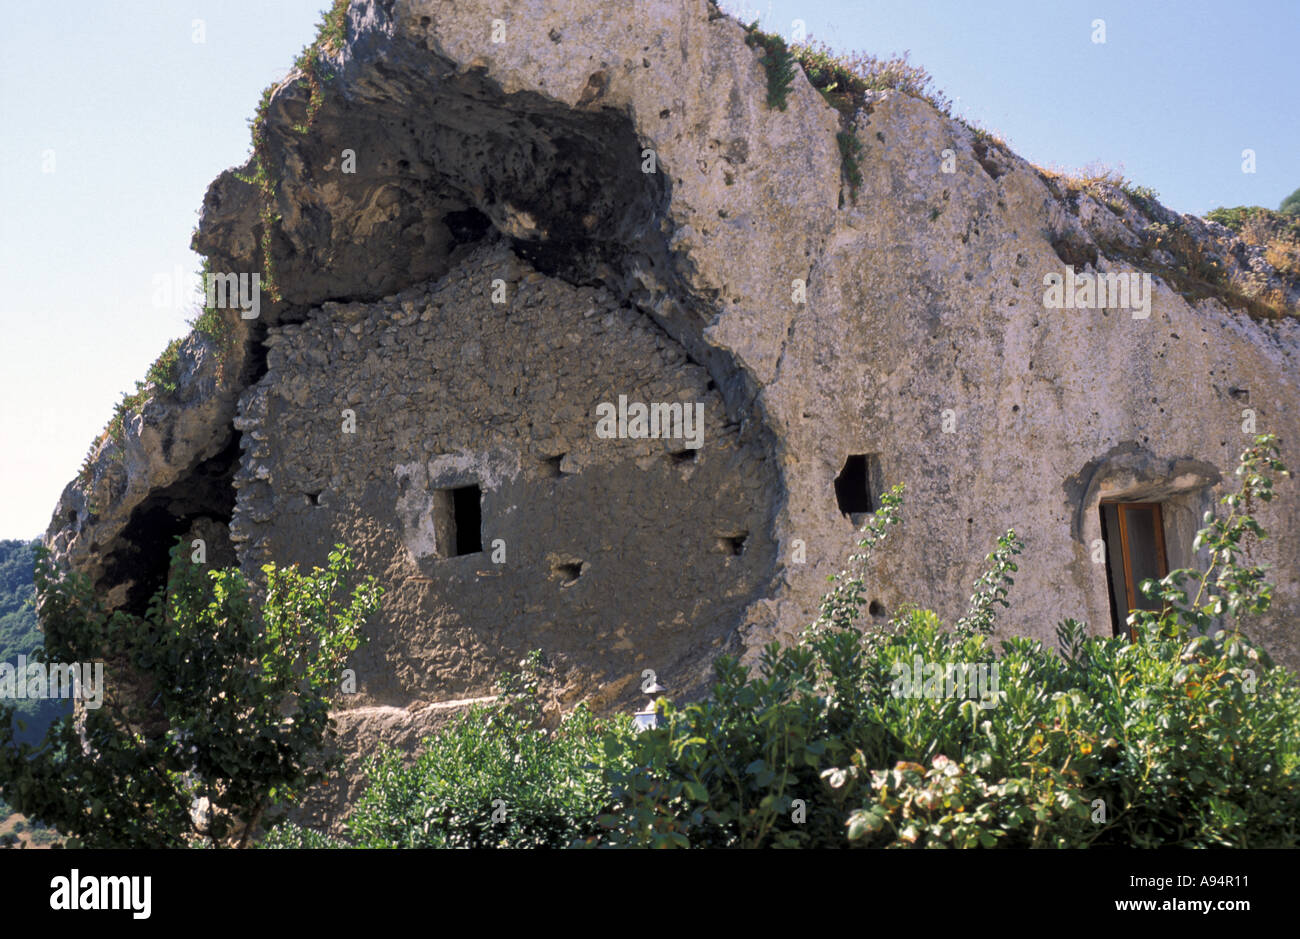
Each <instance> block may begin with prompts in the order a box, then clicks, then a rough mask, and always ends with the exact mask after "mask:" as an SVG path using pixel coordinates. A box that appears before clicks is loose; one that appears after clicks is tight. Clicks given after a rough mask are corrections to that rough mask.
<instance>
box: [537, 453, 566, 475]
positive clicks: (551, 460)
mask: <svg viewBox="0 0 1300 939" xmlns="http://www.w3.org/2000/svg"><path fill="white" fill-rule="evenodd" d="M563 461H564V454H563V453H560V454H557V455H556V456H548V457H547V458H546V459H544V460H543V461H542V465H543V466H545V467H546V474H547V475H548V476H563V475H564V470H562V469H560V463H562V462H563Z"/></svg>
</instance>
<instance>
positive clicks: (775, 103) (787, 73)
mask: <svg viewBox="0 0 1300 939" xmlns="http://www.w3.org/2000/svg"><path fill="white" fill-rule="evenodd" d="M745 42H746V43H747V44H748V45H749V46H751V47H753V48H758V49H762V50H763V68H764V69H766V71H767V106H768V107H769V108H777V109H779V110H782V111H784V110H785V105H786V98H787V97H788V96H789V94H790V85H791V83H792V82H793V81H794V76H795V74H796V73H795V58H794V56H793V55H791V54H790V50H789V49H788V48H786V44H785V40H784V39H782V38H781V37H780V36H778V35H775V34H774V33H765V32H763V31H762V30H760V29H759V28H758V21H757V20H755V21H754V22H753V23H751V24H750V25H748V26H746V27H745Z"/></svg>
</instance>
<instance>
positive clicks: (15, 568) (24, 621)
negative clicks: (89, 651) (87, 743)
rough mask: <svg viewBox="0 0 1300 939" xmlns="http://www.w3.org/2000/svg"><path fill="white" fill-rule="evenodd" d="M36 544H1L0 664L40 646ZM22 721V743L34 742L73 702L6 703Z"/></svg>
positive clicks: (28, 653)
mask: <svg viewBox="0 0 1300 939" xmlns="http://www.w3.org/2000/svg"><path fill="white" fill-rule="evenodd" d="M37 544H39V542H37V541H30V542H27V541H13V540H3V541H0V662H10V663H16V662H17V659H18V656H20V655H25V656H28V657H30V656H31V654H32V652H33V651H34V650H35V649H37V648H38V647H39V646H40V644H41V633H40V630H39V629H37V628H36V611H35V609H34V608H33V607H32V600H33V597H34V596H35V593H36V588H35V587H34V586H33V585H32V570H33V565H34V564H35V557H36V555H35V547H36V545H37ZM4 703H5V704H6V705H7V706H10V707H12V708H13V709H14V716H15V718H16V719H17V720H20V721H22V722H23V724H24V727H23V728H22V729H21V730H19V731H18V733H17V736H18V739H19V740H20V741H27V742H31V743H35V742H36V741H37V740H40V739H41V738H42V737H44V736H45V730H46V728H48V727H49V725H50V723H51V722H52V721H53V720H54V719H55V718H56V717H60V716H61V715H63V714H66V713H68V712H69V711H70V710H71V709H72V705H71V702H70V701H67V700H54V701H31V700H14V701H6V702H4Z"/></svg>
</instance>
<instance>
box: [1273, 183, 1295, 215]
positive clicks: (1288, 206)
mask: <svg viewBox="0 0 1300 939" xmlns="http://www.w3.org/2000/svg"><path fill="white" fill-rule="evenodd" d="M1277 210H1278V211H1279V212H1281V213H1282V214H1283V215H1300V189H1297V190H1296V191H1295V192H1293V193H1291V195H1289V196H1287V197H1286V198H1285V199H1283V200H1282V202H1281V204H1280V205H1279V206H1278V207H1277Z"/></svg>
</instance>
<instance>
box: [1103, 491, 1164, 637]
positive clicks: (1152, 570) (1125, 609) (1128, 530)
mask: <svg viewBox="0 0 1300 939" xmlns="http://www.w3.org/2000/svg"><path fill="white" fill-rule="evenodd" d="M1101 532H1102V538H1103V540H1104V541H1105V543H1106V577H1107V583H1108V585H1109V587H1110V612H1111V628H1112V631H1113V633H1114V635H1116V636H1122V635H1125V634H1128V635H1129V637H1130V638H1132V634H1131V633H1130V631H1129V628H1128V616H1129V613H1131V612H1132V611H1133V610H1159V609H1160V601H1159V600H1158V599H1153V598H1150V597H1147V596H1146V595H1145V594H1144V593H1143V592H1142V581H1144V580H1146V579H1148V578H1150V579H1152V580H1159V579H1160V578H1162V577H1164V576H1165V575H1166V574H1167V573H1169V569H1168V564H1167V561H1166V555H1165V529H1164V521H1163V518H1162V517H1161V513H1160V503H1159V502H1103V503H1102V504H1101Z"/></svg>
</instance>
